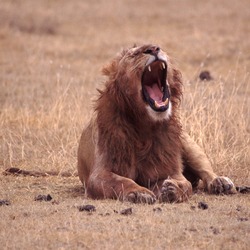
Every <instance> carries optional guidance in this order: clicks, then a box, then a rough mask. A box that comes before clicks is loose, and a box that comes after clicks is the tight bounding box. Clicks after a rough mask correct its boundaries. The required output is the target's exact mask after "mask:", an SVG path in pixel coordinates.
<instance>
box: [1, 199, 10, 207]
mask: <svg viewBox="0 0 250 250" xmlns="http://www.w3.org/2000/svg"><path fill="white" fill-rule="evenodd" d="M9 205H10V201H9V200H0V206H9Z"/></svg>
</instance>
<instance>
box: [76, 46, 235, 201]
mask: <svg viewBox="0 0 250 250" xmlns="http://www.w3.org/2000/svg"><path fill="white" fill-rule="evenodd" d="M151 48H156V47H155V46H153V45H143V46H141V47H135V48H132V49H128V50H124V51H123V52H122V53H121V54H120V55H118V56H117V57H116V58H114V59H113V61H112V62H111V63H110V64H108V65H107V66H106V67H105V68H104V69H103V73H104V75H106V76H107V81H106V83H105V87H104V90H102V91H100V93H99V98H98V99H97V101H96V105H95V112H94V115H93V117H92V119H91V121H90V122H89V124H88V126H87V127H86V128H85V129H84V131H83V133H82V136H81V140H80V144H79V149H78V174H79V178H80V180H81V181H82V183H83V184H84V186H85V188H86V192H87V195H88V196H89V197H92V198H94V199H100V198H113V199H120V200H129V201H132V202H147V203H154V202H155V200H156V199H159V200H160V201H163V202H182V201H185V200H187V199H188V197H189V196H190V195H191V194H192V185H193V186H195V185H197V183H198V180H200V179H201V180H202V181H203V182H204V185H205V188H206V189H207V190H208V191H209V192H210V193H232V192H234V185H233V183H232V182H231V181H230V180H229V179H228V178H227V177H217V175H216V174H215V173H214V172H213V170H212V167H211V165H210V162H209V161H208V159H207V157H206V155H205V154H204V153H203V151H202V150H201V149H200V148H199V147H198V145H197V144H196V143H195V142H194V141H193V140H192V139H191V138H190V137H189V136H188V134H186V133H185V132H183V131H182V127H181V123H180V119H179V114H178V108H179V104H180V100H181V96H182V80H181V74H180V72H179V71H178V70H177V69H175V68H174V67H173V66H172V64H171V62H170V59H169V58H168V57H167V56H166V54H165V53H164V52H163V51H162V50H160V52H159V54H160V53H161V54H160V55H161V56H162V57H164V58H167V66H168V68H167V79H166V80H167V82H168V84H169V88H170V93H171V97H170V102H171V105H172V110H171V115H169V117H168V116H166V117H165V118H164V115H163V114H162V113H161V114H160V113H157V112H155V111H152V112H155V116H159V119H153V117H152V116H151V115H150V114H149V112H147V110H146V108H148V107H149V106H148V104H147V103H146V102H145V100H143V98H142V93H141V79H142V74H143V71H144V69H145V65H146V63H147V61H148V60H149V57H150V56H149V55H148V53H145V51H146V52H147V51H148V50H149V49H151ZM157 48H158V47H157ZM157 53H158V52H157ZM165 112H167V111H165ZM169 114H170V113H169ZM162 117H163V118H162ZM184 175H185V176H184Z"/></svg>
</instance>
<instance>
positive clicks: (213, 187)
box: [209, 176, 236, 194]
mask: <svg viewBox="0 0 250 250" xmlns="http://www.w3.org/2000/svg"><path fill="white" fill-rule="evenodd" d="M235 190H236V189H235V186H234V184H233V182H232V181H231V180H230V179H229V178H228V177H224V176H219V177H216V178H215V179H214V180H213V181H212V182H211V184H210V187H209V192H210V193H212V194H234V193H235V192H236V191H235Z"/></svg>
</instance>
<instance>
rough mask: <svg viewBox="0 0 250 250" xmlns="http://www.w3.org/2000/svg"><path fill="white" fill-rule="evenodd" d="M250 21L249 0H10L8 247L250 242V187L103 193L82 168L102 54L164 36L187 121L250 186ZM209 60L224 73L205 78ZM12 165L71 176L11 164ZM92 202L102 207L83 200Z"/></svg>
mask: <svg viewBox="0 0 250 250" xmlns="http://www.w3.org/2000/svg"><path fill="white" fill-rule="evenodd" d="M249 22H250V2H249V0H238V1H235V0H222V1H216V0H207V1H198V0H176V1H175V0H166V1H164V0H155V1H148V0H142V1H136V0H120V1H116V0H106V1H104V0H92V1H87V0H85V1H83V0H82V1H81V0H72V1H66V0H22V1H21V0H0V248H1V249H225V250H228V249H246V250H247V249H249V246H250V237H249V236H250V194H249V193H246V194H243V193H238V194H236V195H232V196H212V195H207V194H205V193H203V192H202V191H199V192H198V193H195V194H194V195H193V196H192V197H191V199H190V200H189V201H188V202H185V203H182V204H161V203H156V204H154V205H139V204H130V203H127V202H124V203H122V202H119V201H114V200H100V201H96V200H89V199H86V197H85V196H84V189H83V187H82V185H81V183H80V181H79V179H78V177H76V176H75V175H76V159H77V158H76V152H77V147H78V141H79V139H80V135H81V132H82V129H83V127H84V125H86V123H87V122H88V120H89V118H90V117H91V114H92V107H93V100H94V99H95V98H96V94H97V91H96V88H98V87H100V86H101V84H102V83H103V82H104V81H105V79H104V78H103V76H102V75H101V73H100V71H101V68H102V66H103V65H105V64H106V63H108V62H109V61H110V60H111V59H112V58H113V57H114V56H115V55H116V53H117V52H119V51H121V49H122V48H126V47H129V46H133V45H134V44H143V43H157V44H159V45H160V46H161V47H162V48H163V49H164V50H165V51H166V52H167V53H168V54H169V55H170V56H171V57H172V58H173V59H174V61H175V64H176V66H177V68H178V69H180V70H181V72H182V75H183V84H184V95H183V101H182V105H181V109H182V115H181V116H182V123H183V127H184V129H186V130H187V131H188V132H189V133H190V135H191V136H192V137H193V138H194V139H195V140H196V141H197V143H198V144H199V145H200V146H202V147H203V148H204V150H205V152H206V154H207V155H208V156H209V159H210V160H211V162H212V164H213V167H214V169H215V171H216V172H217V173H218V174H220V175H227V176H228V177H230V178H231V179H232V180H233V181H234V183H235V184H236V186H244V185H246V186H250V75H249V72H250V70H249V69H250V25H249ZM205 70H207V71H209V72H210V74H211V76H212V78H213V80H211V81H201V80H200V79H199V74H200V72H202V71H205ZM10 167H17V168H21V169H26V170H36V171H43V172H44V171H57V172H59V173H61V172H65V171H66V172H68V173H70V174H72V176H71V177H62V176H60V175H59V176H48V177H30V176H29V177H25V176H13V175H12V176H11V175H4V174H3V173H4V170H5V169H7V168H10ZM40 194H44V195H47V194H50V195H51V196H52V198H53V199H52V200H51V201H48V202H46V201H41V202H40V201H35V200H34V198H35V197H36V196H37V195H40ZM2 200H8V201H9V202H10V204H9V205H4V204H2V205H1V201H2ZM201 201H202V202H205V203H206V204H208V209H205V210H203V209H200V208H198V203H199V202H201ZM86 204H91V205H94V206H95V208H96V211H94V212H86V211H82V212H80V211H79V206H81V205H86ZM126 208H132V214H129V215H122V214H121V211H122V210H123V209H126Z"/></svg>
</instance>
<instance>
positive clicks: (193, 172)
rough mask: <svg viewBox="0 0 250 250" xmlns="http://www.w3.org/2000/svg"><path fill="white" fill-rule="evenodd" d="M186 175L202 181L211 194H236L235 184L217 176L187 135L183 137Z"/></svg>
mask: <svg viewBox="0 0 250 250" xmlns="http://www.w3.org/2000/svg"><path fill="white" fill-rule="evenodd" d="M181 140H182V149H183V160H184V166H185V169H184V175H185V173H187V178H188V177H190V179H194V180H195V179H196V180H198V179H201V180H202V181H203V183H204V186H205V189H206V190H207V191H208V192H209V193H211V194H233V193H235V192H236V189H235V186H234V184H233V182H232V181H231V180H230V179H229V178H228V177H224V176H217V175H216V174H215V173H214V171H213V169H212V167H211V164H210V162H209V160H208V158H207V156H206V155H205V153H204V152H203V151H202V150H201V148H200V147H199V146H198V145H197V144H196V143H195V142H194V141H193V140H192V139H191V138H190V136H189V135H188V134H186V133H184V134H183V135H182V138H181Z"/></svg>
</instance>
